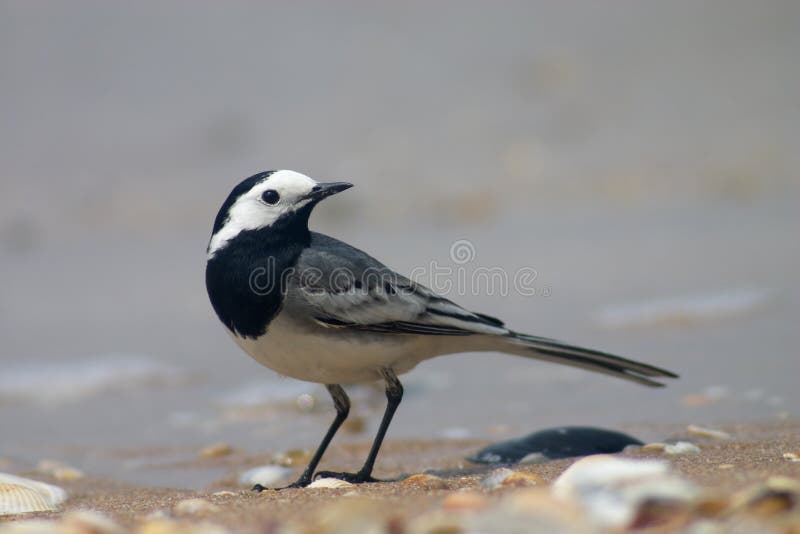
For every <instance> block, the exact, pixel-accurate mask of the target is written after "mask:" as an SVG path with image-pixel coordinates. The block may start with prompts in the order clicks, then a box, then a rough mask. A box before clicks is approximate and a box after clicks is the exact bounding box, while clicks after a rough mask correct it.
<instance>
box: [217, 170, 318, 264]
mask: <svg viewBox="0 0 800 534" xmlns="http://www.w3.org/2000/svg"><path fill="white" fill-rule="evenodd" d="M315 185H317V182H316V181H315V180H313V179H312V178H309V177H308V176H306V175H305V174H300V173H299V172H295V171H275V172H274V173H272V174H271V175H270V176H269V177H268V178H267V179H266V180H264V181H262V182H259V183H258V184H256V185H255V186H254V187H253V188H252V189H250V190H249V191H248V192H246V193H244V194H243V195H242V196H240V197H239V198H238V199H236V202H234V203H233V205H232V206H231V207H230V209H229V210H228V219H227V220H226V221H225V224H224V225H223V226H222V228H220V229H219V230H218V231H217V232H216V233H215V234H214V235H212V236H211V242H210V243H209V244H208V258H209V259H211V258H213V257H214V254H216V252H217V251H219V250H220V249H221V248H223V247H224V246H225V244H226V243H227V242H228V241H230V240H231V239H233V238H234V237H236V236H237V235H239V234H240V233H241V232H243V231H245V230H258V229H259V228H266V227H267V226H270V225H271V224H272V223H274V222H275V221H277V220H278V219H279V218H280V217H281V216H282V215H285V214H287V213H289V212H292V211H295V210H297V209H299V208H302V207H303V206H305V205H306V204H307V203H308V202H309V201H308V200H301V198H302V197H303V196H305V195H307V194H308V193H310V192H311V189H312V188H313V187H314V186H315ZM270 189H274V190H275V191H277V192H278V195H280V200H279V201H278V202H277V203H275V204H274V205H270V204H267V203H266V202H264V201H263V200H262V198H261V196H262V195H263V194H264V192H265V191H268V190H270Z"/></svg>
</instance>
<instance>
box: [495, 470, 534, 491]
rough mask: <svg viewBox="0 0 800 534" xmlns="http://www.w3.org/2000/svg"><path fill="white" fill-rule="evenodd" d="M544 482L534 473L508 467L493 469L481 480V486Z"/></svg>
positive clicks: (515, 485)
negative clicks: (521, 471)
mask: <svg viewBox="0 0 800 534" xmlns="http://www.w3.org/2000/svg"><path fill="white" fill-rule="evenodd" d="M539 484H544V480H542V479H541V478H539V477H537V476H536V475H533V474H529V473H520V472H517V471H512V470H511V469H508V468H505V467H504V468H502V469H495V470H494V471H492V472H491V473H489V474H488V475H487V476H486V478H484V479H483V480H482V481H481V487H484V488H486V489H497V488H519V487H526V486H536V485H539Z"/></svg>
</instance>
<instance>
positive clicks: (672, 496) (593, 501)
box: [552, 455, 698, 528]
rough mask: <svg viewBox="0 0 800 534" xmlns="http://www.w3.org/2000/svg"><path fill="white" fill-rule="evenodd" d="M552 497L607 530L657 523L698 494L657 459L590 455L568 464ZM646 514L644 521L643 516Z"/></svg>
mask: <svg viewBox="0 0 800 534" xmlns="http://www.w3.org/2000/svg"><path fill="white" fill-rule="evenodd" d="M552 491H553V495H555V496H556V497H558V498H560V499H562V500H565V501H569V502H576V503H579V504H580V505H581V506H582V507H583V508H584V509H585V510H586V511H587V512H588V514H589V516H590V517H592V518H593V519H594V520H595V521H597V522H598V523H600V524H602V525H603V526H606V527H613V528H627V527H631V526H632V525H634V523H639V522H641V521H645V523H646V524H648V525H650V524H652V523H658V522H660V521H661V520H662V517H663V518H664V519H667V518H669V517H670V516H674V515H675V513H676V510H680V509H681V508H683V507H686V506H688V504H689V503H691V502H692V501H693V500H694V499H695V498H696V497H697V494H698V492H697V490H696V489H695V488H694V486H692V485H691V484H690V483H689V482H688V481H686V480H684V479H682V478H680V477H678V476H677V475H674V474H673V473H671V472H670V468H669V464H668V463H666V462H662V461H657V460H634V459H628V458H615V457H613V456H607V455H597V456H590V457H588V458H583V459H581V460H578V461H577V462H575V463H574V464H572V465H571V466H570V467H569V468H568V469H567V470H566V471H564V472H563V473H562V474H561V476H560V477H558V479H557V480H556V481H555V483H554V484H553V486H552ZM644 516H646V517H644Z"/></svg>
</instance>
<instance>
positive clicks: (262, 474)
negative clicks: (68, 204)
mask: <svg viewBox="0 0 800 534" xmlns="http://www.w3.org/2000/svg"><path fill="white" fill-rule="evenodd" d="M291 474H292V470H291V469H288V468H286V467H281V466H279V465H262V466H260V467H254V468H252V469H248V470H247V471H245V472H244V473H242V474H241V475H239V484H241V485H243V486H250V487H252V486H255V485H256V484H261V485H262V486H264V487H265V488H270V487H273V486H275V485H276V484H280V483H281V482H284V481H286V480H287V479H288V478H289V476H290V475H291Z"/></svg>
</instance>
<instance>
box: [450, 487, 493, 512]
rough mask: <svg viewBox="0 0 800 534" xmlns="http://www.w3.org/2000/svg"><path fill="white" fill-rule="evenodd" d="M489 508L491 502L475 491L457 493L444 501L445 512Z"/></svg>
mask: <svg viewBox="0 0 800 534" xmlns="http://www.w3.org/2000/svg"><path fill="white" fill-rule="evenodd" d="M487 506H489V500H488V499H487V498H486V497H484V496H483V495H481V494H480V493H477V492H474V491H456V492H454V493H451V494H450V495H448V496H447V497H445V498H444V500H443V501H442V508H443V509H444V510H463V511H466V510H483V509H485V508H486V507H487Z"/></svg>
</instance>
